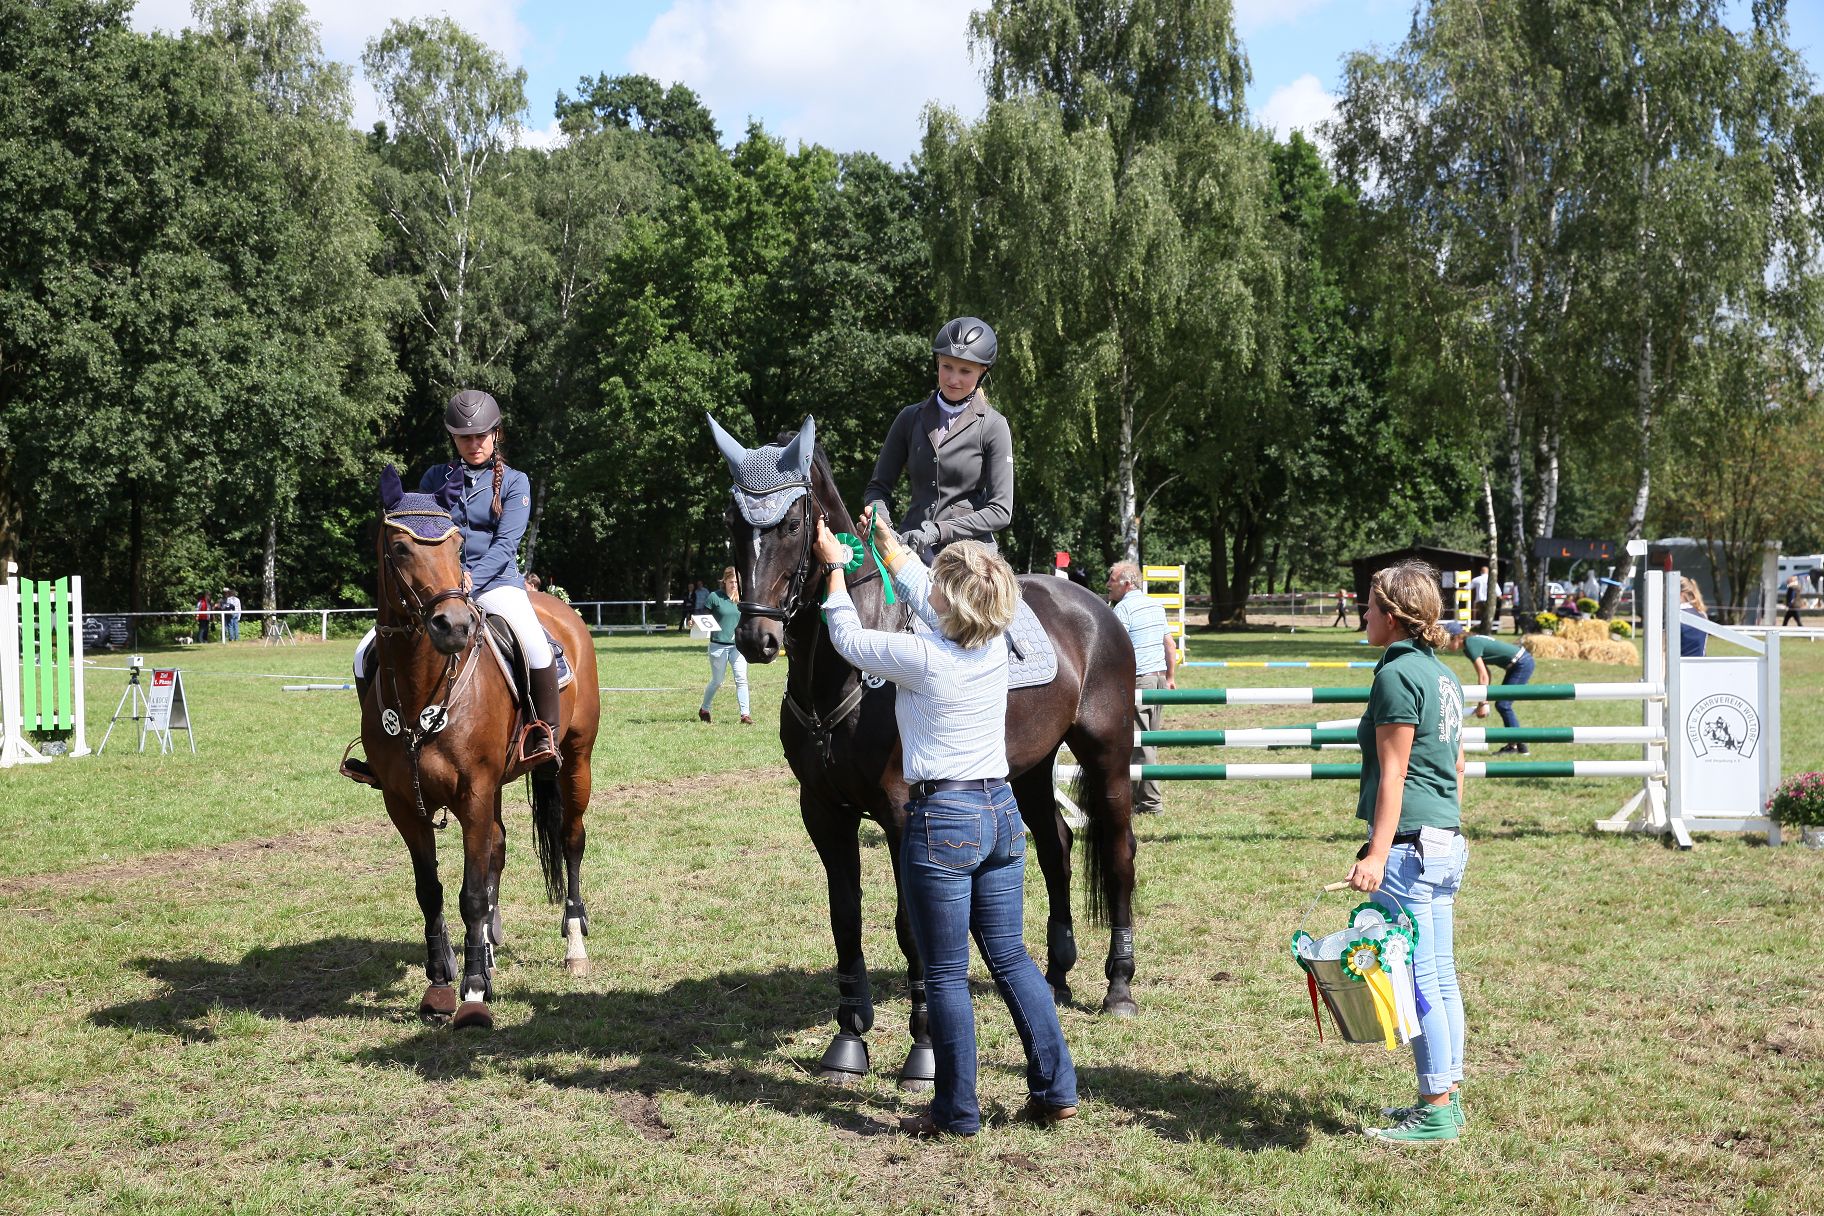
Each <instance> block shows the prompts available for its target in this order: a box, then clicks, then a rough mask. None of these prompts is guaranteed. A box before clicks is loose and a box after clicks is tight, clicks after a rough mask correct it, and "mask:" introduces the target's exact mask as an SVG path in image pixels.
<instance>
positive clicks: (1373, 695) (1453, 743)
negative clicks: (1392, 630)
mask: <svg viewBox="0 0 1824 1216" xmlns="http://www.w3.org/2000/svg"><path fill="white" fill-rule="evenodd" d="M1392 725H1409V726H1411V727H1412V728H1413V735H1412V757H1411V759H1409V760H1408V761H1407V763H1406V789H1405V792H1404V794H1403V796H1402V797H1401V799H1400V826H1399V828H1398V829H1397V830H1398V831H1400V832H1416V831H1418V830H1419V829H1420V828H1422V827H1434V828H1454V827H1456V826H1457V823H1458V820H1459V819H1460V818H1461V815H1462V808H1461V807H1460V806H1459V804H1458V802H1457V752H1458V750H1459V748H1460V747H1461V744H1462V735H1463V685H1462V684H1461V683H1460V682H1459V681H1458V680H1457V677H1456V676H1454V675H1452V674H1451V672H1450V668H1448V667H1446V666H1444V664H1443V663H1441V662H1439V661H1438V656H1437V653H1436V652H1435V651H1433V650H1432V648H1431V647H1429V646H1427V645H1425V644H1424V643H1423V642H1419V641H1415V640H1413V639H1410V638H1409V639H1407V640H1406V641H1404V642H1395V643H1394V644H1393V645H1391V646H1389V647H1388V648H1387V653H1386V654H1384V655H1382V656H1381V661H1380V662H1379V663H1376V664H1375V665H1374V686H1373V688H1372V689H1371V690H1370V691H1369V693H1368V708H1367V710H1365V711H1364V712H1363V714H1362V722H1361V725H1360V726H1358V727H1357V728H1356V732H1355V737H1356V741H1357V742H1358V743H1360V744H1361V745H1362V789H1361V793H1360V795H1359V796H1358V797H1357V798H1356V803H1355V817H1356V818H1357V819H1365V820H1367V821H1368V822H1370V823H1372V822H1374V800H1375V794H1376V791H1378V790H1379V788H1380V784H1381V759H1380V756H1379V755H1378V754H1377V753H1376V751H1375V747H1374V731H1375V728H1376V727H1377V726H1392Z"/></svg>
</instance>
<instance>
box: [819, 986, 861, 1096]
mask: <svg viewBox="0 0 1824 1216" xmlns="http://www.w3.org/2000/svg"><path fill="white" fill-rule="evenodd" d="M836 990H837V993H838V994H839V995H838V996H837V998H836V1037H835V1038H833V1039H831V1040H830V1045H829V1047H827V1048H826V1049H825V1050H824V1053H823V1059H821V1060H819V1061H818V1062H817V1072H818V1075H819V1076H821V1077H822V1078H823V1079H824V1080H826V1081H837V1082H843V1083H846V1082H849V1081H854V1080H856V1079H858V1078H860V1077H865V1076H867V1075H868V1042H867V1040H866V1039H864V1038H862V1037H861V1036H862V1035H864V1034H866V1033H868V1031H870V1030H872V1029H874V988H873V985H872V984H870V983H869V982H868V960H867V959H866V958H863V957H862V956H861V955H859V954H858V955H856V956H855V959H854V961H853V963H852V964H851V965H850V966H849V967H847V968H846V969H845V968H843V967H842V966H840V965H838V967H837V969H836Z"/></svg>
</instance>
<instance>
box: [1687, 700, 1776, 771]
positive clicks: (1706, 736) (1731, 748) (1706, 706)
mask: <svg viewBox="0 0 1824 1216" xmlns="http://www.w3.org/2000/svg"><path fill="white" fill-rule="evenodd" d="M1760 741H1761V717H1760V715H1759V714H1757V713H1755V712H1754V706H1753V705H1751V704H1750V703H1749V702H1747V701H1745V700H1743V699H1742V698H1741V697H1738V696H1735V695H1734V694H1733V693H1726V692H1719V693H1715V694H1713V695H1711V696H1708V697H1705V698H1704V699H1703V700H1701V701H1699V702H1698V703H1697V704H1696V705H1694V706H1692V707H1691V712H1690V713H1688V714H1686V715H1685V742H1686V743H1688V744H1689V745H1690V748H1691V753H1692V754H1693V755H1695V756H1704V757H1708V758H1710V759H1713V760H1723V761H1729V760H1746V759H1748V758H1750V757H1751V756H1753V755H1754V749H1755V747H1756V745H1758V744H1759V743H1760Z"/></svg>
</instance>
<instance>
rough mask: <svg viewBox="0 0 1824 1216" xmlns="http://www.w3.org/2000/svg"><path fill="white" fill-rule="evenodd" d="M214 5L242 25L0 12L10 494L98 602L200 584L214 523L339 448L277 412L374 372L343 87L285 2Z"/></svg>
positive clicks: (282, 489)
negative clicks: (164, 29)
mask: <svg viewBox="0 0 1824 1216" xmlns="http://www.w3.org/2000/svg"><path fill="white" fill-rule="evenodd" d="M212 11H214V12H215V13H217V14H218V15H220V16H222V17H223V19H224V22H225V25H231V26H234V28H236V29H238V30H239V31H240V32H239V33H227V32H224V33H220V34H211V35H186V36H185V37H184V38H181V39H173V38H168V37H164V36H150V37H148V36H142V35H138V34H135V33H133V32H131V31H130V30H128V29H127V28H126V26H125V20H124V18H125V6H122V5H111V4H85V3H76V2H73V0H72V2H68V3H51V4H33V3H7V4H4V5H0V89H4V90H5V91H6V96H5V98H4V101H3V102H0V112H4V113H5V114H6V115H7V119H6V128H5V133H4V140H5V142H4V145H3V149H4V150H3V151H0V222H4V223H6V224H8V225H10V226H11V227H10V231H11V238H10V239H9V240H8V242H6V246H5V247H6V252H5V253H4V254H0V259H4V261H3V262H0V265H3V266H4V270H3V271H0V350H3V351H4V352H5V353H4V354H3V355H0V367H3V368H4V371H3V372H0V420H3V421H0V426H3V427H4V432H5V434H4V447H5V450H6V451H7V453H8V454H9V463H10V465H11V468H10V474H11V476H10V478H9V482H8V485H7V493H8V494H10V496H11V499H12V501H13V502H14V503H16V504H17V503H24V504H29V505H30V507H31V515H30V517H29V519H28V520H27V521H26V522H25V523H24V526H23V527H22V528H21V530H20V533H19V534H18V535H19V536H20V541H21V543H20V546H19V547H20V549H21V551H22V556H24V557H25V558H26V559H27V560H28V561H31V562H33V563H34V564H36V565H38V566H40V567H47V566H49V565H51V564H55V565H56V566H57V567H58V568H70V567H75V568H78V569H80V570H82V571H83V572H84V573H85V574H87V575H88V576H89V578H90V585H91V587H92V588H94V590H93V591H92V592H91V595H92V598H94V599H95V600H96V601H97V602H98V603H105V602H106V601H107V600H108V599H115V601H116V602H118V601H119V600H120V599H125V600H127V601H129V602H130V603H131V604H132V605H133V606H135V607H141V606H143V605H145V604H146V603H147V602H148V598H147V597H148V595H149V594H150V596H151V601H150V602H152V603H153V604H155V605H157V606H163V607H176V606H178V605H180V604H184V603H189V602H193V597H194V595H195V593H196V592H197V591H198V590H201V589H204V588H205V587H206V588H208V589H209V590H211V591H213V590H214V589H215V588H216V587H217V586H219V585H220V584H221V582H223V581H225V580H226V579H227V578H228V577H229V576H230V575H233V574H235V573H237V569H238V568H240V567H239V563H237V561H236V560H235V559H234V558H233V557H231V556H230V555H229V554H228V553H226V552H225V551H224V549H223V545H224V543H225V542H226V541H227V540H228V539H229V538H230V535H231V533H232V532H233V531H234V530H235V529H236V528H238V527H241V526H244V525H241V524H239V523H236V524H233V525H230V526H227V527H224V526H222V525H219V524H216V523H215V522H214V520H215V519H216V518H217V517H219V516H222V515H228V514H229V513H231V512H235V511H237V510H238V511H248V512H250V513H252V512H257V514H253V515H252V517H253V518H256V519H257V518H263V517H265V516H267V515H269V514H270V512H271V510H273V509H276V507H275V504H277V503H279V502H280V501H281V500H283V499H284V496H285V495H287V494H295V493H296V492H297V490H298V488H299V480H298V477H299V474H298V471H297V470H298V466H299V465H302V464H305V463H308V462H309V461H311V460H329V461H330V462H331V463H333V462H334V459H335V457H334V456H333V455H331V453H338V452H344V451H346V448H347V447H348V446H349V445H352V444H355V443H358V442H360V437H359V435H355V434H349V435H346V436H339V437H337V438H336V439H335V440H333V441H331V440H329V439H327V438H325V437H324V435H323V433H322V432H320V431H317V430H316V429H314V420H312V419H304V420H301V421H299V422H298V423H297V425H295V426H293V427H290V428H285V427H282V426H276V425H274V423H273V419H274V417H275V416H276V415H277V414H278V413H279V412H281V409H282V407H283V406H285V405H286V404H287V403H288V402H289V401H295V402H298V403H300V404H301V405H302V406H303V407H304V408H312V407H316V408H321V409H323V410H325V411H326V412H327V413H328V414H330V415H331V416H332V417H335V418H339V419H342V420H343V421H348V420H349V419H351V418H352V419H359V418H362V417H372V416H373V415H375V414H376V413H378V412H379V411H380V410H381V409H383V408H384V401H385V398H386V395H387V393H388V391H389V385H390V384H391V376H392V373H391V371H390V369H389V368H388V367H387V366H386V363H385V361H384V360H383V359H377V356H379V355H380V354H381V353H382V352H380V351H379V350H378V349H377V347H375V346H374V345H373V344H372V343H371V342H368V341H366V340H365V337H366V335H369V334H371V332H372V331H371V328H365V329H364V321H365V319H366V318H369V317H371V299H370V297H369V296H368V294H367V292H368V290H369V288H370V287H371V276H370V275H368V273H367V271H366V265H365V260H366V256H367V250H366V247H365V246H364V244H363V238H362V235H361V234H362V232H363V231H365V230H366V229H367V227H368V226H369V225H368V224H367V222H366V220H365V218H364V215H363V211H364V208H363V205H362V203H361V200H360V196H359V193H358V182H357V181H356V180H355V178H354V176H353V174H351V173H349V172H348V163H349V161H348V158H349V156H350V155H352V153H350V152H349V151H348V149H347V142H348V141H347V137H346V135H338V134H337V133H336V132H337V131H338V129H345V128H343V121H344V117H345V114H346V104H347V103H346V100H345V99H343V100H339V101H338V100H336V97H337V94H338V92H339V88H338V84H339V78H338V77H337V76H336V75H335V73H334V72H332V71H328V70H327V69H321V68H320V65H316V64H313V63H312V62H311V61H310V60H311V55H310V50H311V38H310V37H309V35H308V31H307V28H306V27H304V26H303V25H302V23H301V21H300V18H299V15H298V10H297V9H296V8H295V7H285V6H278V7H275V8H274V9H272V10H270V11H262V10H255V9H252V8H248V7H229V6H223V7H221V8H218V9H215V10H212ZM256 26H257V27H259V28H260V29H262V30H264V31H265V33H267V34H272V35H275V37H272V38H269V39H265V40H264V41H262V39H261V38H257V37H251V36H249V31H250V30H252V29H253V28H254V27H256ZM279 35H282V36H279ZM280 65H283V66H280ZM262 89H264V91H262ZM313 99H314V100H313ZM305 166H311V167H312V169H313V170H314V171H316V172H317V173H318V176H317V177H315V178H314V179H313V178H310V177H309V176H308V175H306V174H304V173H303V168H304V167H305ZM358 364H360V365H361V366H357V365H358ZM275 445H283V446H286V447H288V448H289V449H290V450H291V451H293V452H301V453H302V455H299V456H298V457H297V459H295V460H294V459H292V457H290V456H287V455H283V454H281V455H279V456H278V458H277V459H276V460H275V459H274V449H275ZM259 478H265V479H266V483H265V484H259V485H255V484H254V483H255V481H256V479H259Z"/></svg>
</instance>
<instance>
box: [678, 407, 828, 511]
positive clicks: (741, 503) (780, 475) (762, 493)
mask: <svg viewBox="0 0 1824 1216" xmlns="http://www.w3.org/2000/svg"><path fill="white" fill-rule="evenodd" d="M705 417H708V418H709V429H710V433H711V434H713V435H714V436H715V437H716V447H717V448H718V449H719V450H720V451H721V453H722V459H724V460H726V461H728V471H729V474H730V475H731V476H733V477H734V479H735V484H734V487H733V490H734V496H735V509H736V510H738V511H740V512H741V518H742V519H745V520H746V521H747V522H748V523H750V524H752V525H754V527H756V528H770V527H772V526H773V525H774V524H777V523H778V522H779V521H780V520H782V519H784V518H785V513H786V511H787V510H789V509H790V508H791V505H792V504H793V503H795V502H797V501H798V500H799V499H800V498H801V497H803V496H804V495H805V494H806V493H808V492H809V490H810V488H811V455H812V453H813V452H814V451H815V450H816V448H817V420H816V419H815V418H806V419H805V420H804V427H803V428H802V429H801V430H800V431H799V432H798V434H797V435H796V436H795V437H794V438H793V439H792V441H791V442H790V443H787V444H784V445H780V444H776V443H774V444H768V445H767V446H765V447H763V448H747V447H743V446H742V445H741V441H740V440H738V439H736V438H735V437H734V436H733V435H730V434H729V433H728V432H727V431H725V430H723V429H722V424H721V423H719V422H717V421H716V420H715V418H714V417H713V416H710V415H705Z"/></svg>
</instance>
